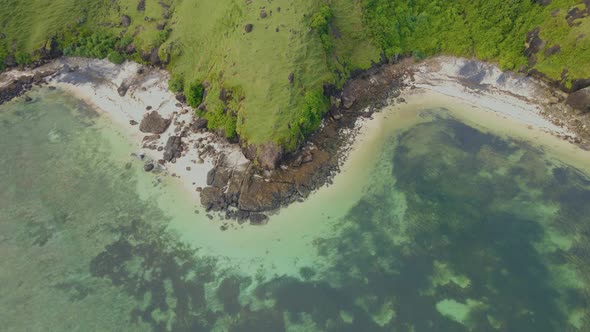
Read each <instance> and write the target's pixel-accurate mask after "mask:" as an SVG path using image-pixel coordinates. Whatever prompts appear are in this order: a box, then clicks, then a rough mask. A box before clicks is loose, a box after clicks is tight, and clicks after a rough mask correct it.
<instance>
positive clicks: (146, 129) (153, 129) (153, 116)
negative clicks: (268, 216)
mask: <svg viewBox="0 0 590 332" xmlns="http://www.w3.org/2000/svg"><path fill="white" fill-rule="evenodd" d="M171 122H172V121H171V120H170V119H164V118H163V117H162V116H161V115H160V113H158V112H156V111H152V112H149V113H147V114H146V115H145V116H144V117H143V119H142V120H141V123H140V125H139V130H140V131H141V132H142V133H151V134H162V133H164V132H165V131H166V129H168V127H169V126H170V123H171Z"/></svg>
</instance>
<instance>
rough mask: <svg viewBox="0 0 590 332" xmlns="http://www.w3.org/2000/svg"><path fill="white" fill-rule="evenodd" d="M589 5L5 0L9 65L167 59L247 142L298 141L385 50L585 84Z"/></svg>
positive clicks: (4, 46) (226, 127) (496, 0)
mask: <svg viewBox="0 0 590 332" xmlns="http://www.w3.org/2000/svg"><path fill="white" fill-rule="evenodd" d="M538 2H541V3H544V4H546V5H540V4H538ZM547 3H548V4H547ZM588 6H590V0H552V1H531V0H515V1H505V0H445V1H443V0H412V1H409V0H322V1H317V0H299V1H294V0H215V1H212V0H164V1H160V0H92V1H91V0H76V1H75V0H53V1H41V0H26V1H22V0H0V9H1V10H0V58H1V59H4V60H6V61H0V69H3V67H4V65H5V63H6V64H8V65H15V64H17V65H26V64H28V63H31V62H33V61H35V60H37V59H38V58H40V57H43V56H45V55H46V54H47V52H49V51H51V50H53V51H55V50H56V49H57V50H60V51H62V52H63V53H65V54H66V55H79V56H89V57H99V58H105V57H108V58H109V59H110V60H111V61H113V62H119V61H122V60H123V59H124V58H127V59H132V60H135V61H140V62H146V63H149V62H151V63H162V64H164V65H166V66H167V68H168V69H169V71H170V72H171V73H172V77H173V80H172V82H171V83H172V84H171V88H172V89H173V90H178V91H180V90H184V92H185V94H186V95H187V96H188V97H189V99H190V101H191V102H192V103H193V104H194V106H199V104H200V103H201V101H203V102H204V103H203V106H205V107H201V109H200V110H199V111H198V112H199V113H200V115H202V116H204V117H206V118H208V119H209V126H210V127H211V129H218V130H220V131H221V132H223V133H224V134H225V135H226V136H228V137H232V138H234V137H238V136H239V137H240V139H241V141H242V143H243V144H255V145H259V144H263V143H266V142H275V143H277V144H280V145H282V146H283V147H285V148H286V149H287V150H292V149H295V148H296V147H297V146H298V144H299V143H301V142H302V141H303V140H304V139H305V137H306V136H307V135H309V133H310V132H312V131H313V130H315V129H316V128H317V126H318V125H319V123H320V121H321V117H322V115H323V113H324V112H325V111H326V110H327V108H328V106H329V101H328V100H327V98H325V97H324V96H323V89H324V85H333V86H335V87H341V86H342V84H343V83H344V82H345V81H346V79H347V78H348V76H349V74H350V73H351V72H352V71H354V70H358V69H366V68H368V67H370V66H371V64H372V63H373V62H376V61H378V60H379V59H380V58H381V53H383V54H385V55H386V56H387V57H389V58H396V57H398V56H414V57H416V58H423V57H426V56H430V55H434V54H450V55H459V56H475V57H477V58H480V59H483V60H489V61H495V62H498V63H499V65H500V66H501V67H503V68H505V69H510V70H521V71H529V70H535V71H536V72H537V73H538V74H539V75H544V76H546V77H548V78H550V79H553V80H556V81H559V82H560V83H561V84H562V85H563V86H564V87H566V88H568V87H572V86H575V83H576V81H577V80H580V79H585V78H589V77H590V19H589V18H588V15H589V14H590V8H588ZM246 26H248V27H249V28H248V29H247V28H246ZM247 30H248V31H247ZM527 47H528V49H527ZM43 48H44V50H42V51H39V50H40V49H43ZM203 87H204V88H205V91H206V95H205V97H204V100H202V97H203V96H202V95H201V91H202V88H203Z"/></svg>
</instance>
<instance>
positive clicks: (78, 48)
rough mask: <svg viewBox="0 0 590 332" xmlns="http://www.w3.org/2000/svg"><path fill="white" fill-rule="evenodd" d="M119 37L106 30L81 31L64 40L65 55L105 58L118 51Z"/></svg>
mask: <svg viewBox="0 0 590 332" xmlns="http://www.w3.org/2000/svg"><path fill="white" fill-rule="evenodd" d="M116 44H117V38H116V37H115V36H113V35H110V34H107V33H105V32H93V33H89V32H85V31H81V32H79V33H78V35H77V36H69V38H67V39H66V40H65V42H64V48H63V52H64V55H69V56H81V57H87V58H98V59H104V58H106V57H107V56H108V55H109V54H111V53H112V52H114V51H116V49H115V45H116Z"/></svg>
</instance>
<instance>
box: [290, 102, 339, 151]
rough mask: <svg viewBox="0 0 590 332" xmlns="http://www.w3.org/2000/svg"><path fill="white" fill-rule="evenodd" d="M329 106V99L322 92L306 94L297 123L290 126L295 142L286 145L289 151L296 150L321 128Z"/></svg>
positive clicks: (296, 118) (294, 122)
mask: <svg viewBox="0 0 590 332" xmlns="http://www.w3.org/2000/svg"><path fill="white" fill-rule="evenodd" d="M329 105H330V102H329V100H328V98H326V96H324V94H323V93H322V91H321V90H315V91H311V92H307V93H306V94H305V100H304V103H303V105H302V106H301V108H300V109H299V110H298V112H297V115H296V117H295V121H293V123H292V124H291V125H290V129H291V137H292V139H294V140H293V141H291V142H288V143H287V144H286V148H287V150H295V149H296V148H297V146H298V145H299V144H300V143H301V142H303V141H304V140H305V139H306V138H307V137H308V136H309V135H310V134H311V133H313V132H314V131H315V130H316V129H317V128H318V127H319V126H320V124H321V123H322V119H323V117H324V114H325V113H326V111H327V110H328V107H329Z"/></svg>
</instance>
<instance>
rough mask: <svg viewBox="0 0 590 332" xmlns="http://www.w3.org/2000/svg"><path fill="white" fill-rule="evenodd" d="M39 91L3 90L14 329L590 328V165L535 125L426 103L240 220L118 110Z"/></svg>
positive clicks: (7, 299)
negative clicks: (289, 196)
mask: <svg viewBox="0 0 590 332" xmlns="http://www.w3.org/2000/svg"><path fill="white" fill-rule="evenodd" d="M32 96H33V97H34V98H35V100H36V101H35V102H34V103H29V104H25V103H24V102H22V101H20V100H17V101H14V102H12V103H9V104H6V105H3V106H0V151H2V153H3V157H2V158H0V170H1V171H0V184H1V187H2V190H0V255H1V258H2V259H1V260H0V285H1V286H0V312H2V317H3V318H2V319H1V320H0V329H1V330H6V331H134V330H136V331H146V330H154V331H588V330H590V314H589V313H590V303H589V298H588V294H590V293H589V290H590V268H589V267H590V264H589V263H590V246H588V244H587V243H589V241H588V240H589V237H590V204H588V202H590V178H589V176H588V174H585V173H584V171H582V170H579V169H576V168H574V167H572V166H569V165H568V164H567V163H565V162H563V161H559V160H557V159H556V158H555V156H554V155H551V154H550V153H549V152H547V151H546V150H543V149H541V148H539V147H537V146H534V145H532V144H530V143H527V142H524V141H519V140H516V139H510V138H506V137H503V136H502V137H501V136H496V135H493V134H490V133H486V132H483V131H481V130H480V129H476V128H474V127H471V126H469V125H467V124H465V123H463V122H461V121H459V120H457V119H456V118H454V117H453V116H452V112H449V111H448V110H445V109H440V108H430V109H429V110H420V109H417V110H416V113H417V114H418V113H420V111H424V112H421V113H420V114H421V116H420V117H419V118H420V119H421V120H420V121H414V122H411V121H410V122H409V123H411V125H408V126H405V127H404V128H401V129H400V128H398V129H396V130H391V131H389V132H386V133H385V134H384V135H382V136H383V139H382V140H379V141H378V146H373V147H372V150H374V151H375V152H374V154H372V155H371V156H367V158H366V159H365V160H364V161H363V162H362V164H361V165H357V167H351V168H348V172H345V173H344V174H342V175H340V176H339V177H337V178H336V180H335V184H334V186H332V187H330V188H327V189H323V190H321V191H320V192H318V193H316V194H314V195H313V196H312V198H311V199H310V200H308V201H307V202H305V203H303V204H298V205H295V206H293V207H290V208H288V209H286V210H284V211H282V212H281V213H280V214H279V215H276V216H273V217H272V218H271V222H270V224H269V225H268V226H265V227H244V228H236V229H232V230H230V231H227V232H222V231H220V230H219V225H220V224H219V222H218V221H209V220H208V219H207V218H206V217H205V216H204V213H203V212H202V211H201V212H198V213H195V210H196V209H197V210H198V208H197V207H196V205H195V204H194V202H191V201H190V200H189V199H187V195H186V194H185V193H184V192H183V191H182V188H180V187H179V186H178V184H177V183H175V182H174V180H172V179H167V178H161V179H158V178H157V177H156V176H155V175H153V174H146V173H144V172H142V170H141V163H140V162H139V161H137V160H134V159H133V158H132V157H130V156H129V155H130V153H131V152H133V147H132V146H131V145H130V144H129V143H128V142H127V141H126V140H125V137H124V136H123V135H121V134H120V133H118V131H117V129H116V128H112V126H111V125H110V123H109V122H108V120H107V119H105V118H104V117H103V116H99V115H98V114H97V113H95V112H94V111H92V110H90V109H89V108H88V107H86V106H85V105H84V104H81V103H79V102H78V101H76V100H75V99H73V98H71V97H68V96H66V95H63V94H62V93H60V92H50V91H37V92H35V93H33V94H32ZM375 144H377V143H375ZM589 162H590V161H589Z"/></svg>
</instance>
